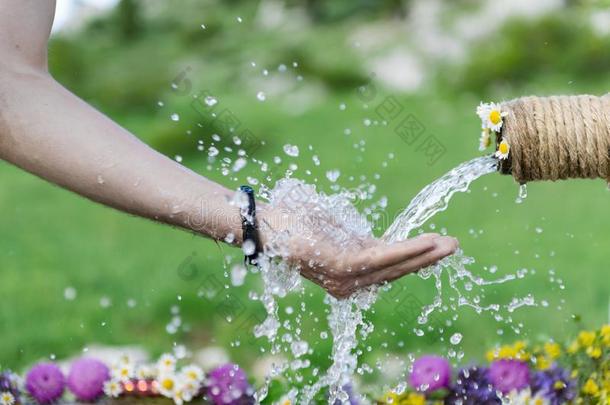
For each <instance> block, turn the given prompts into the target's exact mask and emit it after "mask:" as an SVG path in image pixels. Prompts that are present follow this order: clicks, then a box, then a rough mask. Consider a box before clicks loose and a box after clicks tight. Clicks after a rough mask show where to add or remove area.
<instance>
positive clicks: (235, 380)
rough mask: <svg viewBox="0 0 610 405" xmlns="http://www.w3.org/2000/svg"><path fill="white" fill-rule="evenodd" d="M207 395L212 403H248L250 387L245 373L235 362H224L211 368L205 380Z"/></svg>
mask: <svg viewBox="0 0 610 405" xmlns="http://www.w3.org/2000/svg"><path fill="white" fill-rule="evenodd" d="M206 388H207V396H208V397H209V399H210V400H211V402H212V403H213V404H214V405H238V404H245V403H249V401H250V400H251V397H252V387H250V384H249V383H248V379H247V377H246V373H245V372H244V371H243V370H242V369H241V368H239V366H238V365H236V364H231V363H229V364H225V365H223V366H220V367H217V368H215V369H214V370H212V371H211V372H210V373H209V375H208V378H207V382H206Z"/></svg>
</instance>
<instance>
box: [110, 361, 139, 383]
mask: <svg viewBox="0 0 610 405" xmlns="http://www.w3.org/2000/svg"><path fill="white" fill-rule="evenodd" d="M134 376H135V372H134V366H133V365H132V364H129V363H123V362H120V363H119V364H115V365H114V367H112V370H111V378H112V379H113V380H118V381H121V382H127V381H130V380H131V379H132V378H133V377H134Z"/></svg>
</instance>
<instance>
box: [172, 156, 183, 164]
mask: <svg viewBox="0 0 610 405" xmlns="http://www.w3.org/2000/svg"><path fill="white" fill-rule="evenodd" d="M174 159H175V160H176V162H178V163H182V156H180V155H176V156H174Z"/></svg>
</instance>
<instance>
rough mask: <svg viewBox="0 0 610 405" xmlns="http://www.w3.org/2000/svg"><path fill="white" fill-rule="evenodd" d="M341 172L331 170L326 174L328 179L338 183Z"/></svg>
mask: <svg viewBox="0 0 610 405" xmlns="http://www.w3.org/2000/svg"><path fill="white" fill-rule="evenodd" d="M340 175H341V172H340V171H339V170H329V171H327V172H326V178H327V179H328V180H329V181H331V182H332V183H334V182H336V181H337V179H338V178H339V176H340Z"/></svg>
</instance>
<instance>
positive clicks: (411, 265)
mask: <svg viewBox="0 0 610 405" xmlns="http://www.w3.org/2000/svg"><path fill="white" fill-rule="evenodd" d="M434 243H435V247H434V248H433V249H432V250H429V251H427V252H424V253H422V254H421V255H418V256H415V257H412V258H410V259H408V260H406V261H404V262H402V263H399V264H396V265H393V266H390V267H387V268H385V269H382V270H377V271H374V272H371V273H369V274H367V275H364V276H361V277H360V280H359V284H360V285H361V286H363V287H364V286H367V285H371V284H381V283H383V282H386V281H394V280H396V279H398V278H400V277H402V276H404V275H405V274H410V273H413V272H416V271H418V270H420V269H422V268H424V267H428V266H430V265H432V264H434V263H436V262H438V261H439V260H441V259H442V258H444V257H447V256H449V255H451V254H453V253H454V252H455V250H456V249H457V248H458V242H457V240H456V239H454V238H451V237H447V236H442V237H438V238H436V239H435V240H434Z"/></svg>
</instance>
